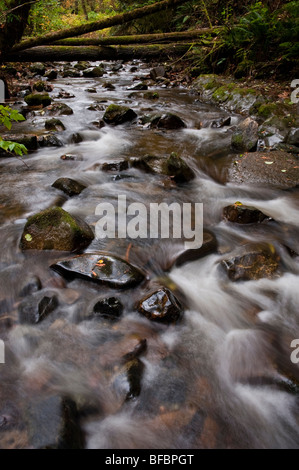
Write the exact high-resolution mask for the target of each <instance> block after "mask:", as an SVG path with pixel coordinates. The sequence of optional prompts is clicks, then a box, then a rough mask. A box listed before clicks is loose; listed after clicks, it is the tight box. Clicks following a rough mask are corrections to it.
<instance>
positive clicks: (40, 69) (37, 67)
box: [29, 62, 46, 75]
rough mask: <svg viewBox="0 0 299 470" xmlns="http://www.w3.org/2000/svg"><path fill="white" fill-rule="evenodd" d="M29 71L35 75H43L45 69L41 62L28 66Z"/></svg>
mask: <svg viewBox="0 0 299 470" xmlns="http://www.w3.org/2000/svg"><path fill="white" fill-rule="evenodd" d="M29 70H30V72H32V73H34V74H35V75H45V72H46V67H45V65H44V64H42V63H41V62H36V63H35V64H32V65H30V67H29Z"/></svg>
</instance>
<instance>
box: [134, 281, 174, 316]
mask: <svg viewBox="0 0 299 470" xmlns="http://www.w3.org/2000/svg"><path fill="white" fill-rule="evenodd" d="M138 311H139V312H140V313H141V314H142V315H144V316H146V317H147V318H148V319H149V320H154V321H158V322H163V323H174V322H176V321H177V320H179V318H180V316H181V315H182V313H183V310H182V307H181V304H180V303H179V301H178V300H177V299H176V298H175V296H174V295H173V294H172V292H171V291H170V290H169V289H167V288H165V287H162V288H161V289H159V290H157V291H156V292H153V293H152V294H150V295H148V296H146V297H145V298H144V299H142V300H141V301H140V302H139V305H138Z"/></svg>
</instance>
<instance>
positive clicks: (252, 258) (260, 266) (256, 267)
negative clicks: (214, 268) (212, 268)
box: [221, 244, 280, 281]
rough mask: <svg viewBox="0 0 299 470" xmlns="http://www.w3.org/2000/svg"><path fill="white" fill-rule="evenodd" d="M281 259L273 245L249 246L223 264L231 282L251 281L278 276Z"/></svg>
mask: <svg viewBox="0 0 299 470" xmlns="http://www.w3.org/2000/svg"><path fill="white" fill-rule="evenodd" d="M279 261H280V258H279V256H278V254H277V253H276V251H275V248H274V247H273V245H270V244H268V245H267V244H265V245H249V246H247V247H245V248H244V247H243V249H242V252H241V253H240V254H239V255H236V256H232V257H231V258H227V259H225V260H223V261H222V262H221V265H222V267H223V268H224V269H225V271H226V272H227V275H228V277H229V279H230V280H231V281H250V280H258V279H263V278H268V279H272V278H274V277H276V276H277V271H278V268H279Z"/></svg>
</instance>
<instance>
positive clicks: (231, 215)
mask: <svg viewBox="0 0 299 470" xmlns="http://www.w3.org/2000/svg"><path fill="white" fill-rule="evenodd" d="M223 218H224V219H225V220H228V221H229V222H235V223H237V224H255V223H260V222H262V221H263V220H265V219H269V217H268V216H267V215H265V214H263V213H262V212H261V211H260V210H259V209H256V208H255V207H251V206H244V204H242V203H241V202H235V204H232V205H230V206H226V207H224V209H223Z"/></svg>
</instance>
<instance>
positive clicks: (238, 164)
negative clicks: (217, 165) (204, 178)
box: [229, 150, 299, 189]
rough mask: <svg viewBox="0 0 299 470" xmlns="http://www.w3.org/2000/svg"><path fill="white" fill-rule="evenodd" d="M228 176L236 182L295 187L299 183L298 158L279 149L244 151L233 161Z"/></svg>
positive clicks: (284, 187)
mask: <svg viewBox="0 0 299 470" xmlns="http://www.w3.org/2000/svg"><path fill="white" fill-rule="evenodd" d="M229 177H230V180H231V181H233V182H235V183H237V184H255V185H260V186H263V187H270V188H276V189H288V188H295V187H297V186H298V185H299V165H298V159H297V158H296V156H293V155H291V154H290V153H287V152H284V151H281V150H275V151H272V152H250V153H246V154H243V155H240V156H239V157H238V158H237V159H236V160H235V161H234V163H233V165H232V167H231V169H230V175H229Z"/></svg>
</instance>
